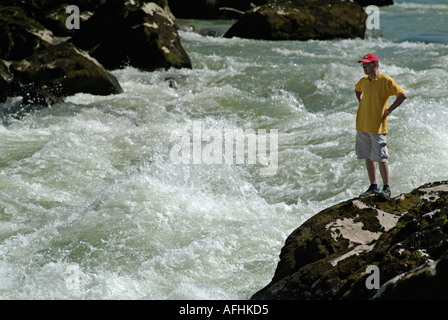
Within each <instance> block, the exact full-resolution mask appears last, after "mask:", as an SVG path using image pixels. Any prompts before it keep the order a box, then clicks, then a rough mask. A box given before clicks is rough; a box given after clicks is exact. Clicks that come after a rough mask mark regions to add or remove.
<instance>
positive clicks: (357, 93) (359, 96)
mask: <svg viewBox="0 0 448 320" xmlns="http://www.w3.org/2000/svg"><path fill="white" fill-rule="evenodd" d="M355 94H356V98H357V99H358V102H361V99H362V92H359V91H356V90H355Z"/></svg>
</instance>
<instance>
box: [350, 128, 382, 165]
mask: <svg viewBox="0 0 448 320" xmlns="http://www.w3.org/2000/svg"><path fill="white" fill-rule="evenodd" d="M356 154H357V156H358V159H370V160H372V161H375V162H387V158H389V153H388V151H387V139H386V135H385V134H376V133H370V132H361V131H356Z"/></svg>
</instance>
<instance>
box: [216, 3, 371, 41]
mask: <svg viewBox="0 0 448 320" xmlns="http://www.w3.org/2000/svg"><path fill="white" fill-rule="evenodd" d="M366 18H367V15H366V13H365V12H364V10H363V9H362V7H361V6H360V5H358V4H357V3H353V2H346V1H338V0H325V1H298V0H296V1H285V2H280V3H275V4H273V3H270V4H267V5H263V6H259V7H256V8H253V9H251V10H249V11H247V12H246V13H245V14H244V15H243V16H242V17H241V18H239V19H238V21H237V22H236V23H235V24H234V25H232V27H231V28H230V29H229V30H228V31H227V32H226V33H225V34H224V37H227V38H231V37H241V38H249V39H263V40H310V39H314V40H327V39H334V38H356V37H361V38H363V37H364V34H365V29H366V26H365V21H366Z"/></svg>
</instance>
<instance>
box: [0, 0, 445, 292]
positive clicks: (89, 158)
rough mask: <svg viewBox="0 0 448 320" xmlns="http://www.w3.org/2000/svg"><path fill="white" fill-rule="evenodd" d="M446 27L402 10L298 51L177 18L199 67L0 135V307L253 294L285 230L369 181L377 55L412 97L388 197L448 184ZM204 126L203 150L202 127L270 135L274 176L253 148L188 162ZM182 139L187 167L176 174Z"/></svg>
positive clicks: (397, 141) (401, 122)
mask: <svg viewBox="0 0 448 320" xmlns="http://www.w3.org/2000/svg"><path fill="white" fill-rule="evenodd" d="M447 17H448V3H447V2H446V1H419V2H418V1H413V2H412V3H411V2H403V1H401V2H400V1H396V5H394V6H390V7H385V8H380V18H381V20H380V26H381V28H380V30H372V31H369V32H368V36H367V38H366V39H364V40H362V39H351V40H332V41H305V42H298V41H280V42H275V41H255V40H248V39H238V38H233V39H224V38H222V37H221V36H220V35H222V34H223V33H224V32H225V30H226V29H227V28H228V27H229V26H230V22H228V21H197V20H193V21H192V20H181V21H178V23H179V24H180V25H181V26H182V28H181V31H180V32H179V33H180V36H181V39H182V44H183V46H184V47H185V49H186V51H187V52H188V54H189V56H190V58H191V59H192V63H193V69H192V70H187V69H184V70H168V71H157V72H142V71H139V70H137V69H134V68H131V67H128V68H125V69H123V70H116V71H113V74H114V75H115V76H116V77H117V78H118V80H119V81H120V83H121V85H122V87H123V89H124V92H123V93H122V94H119V95H113V96H107V97H104V96H93V95H89V94H77V95H74V96H71V97H68V98H67V99H66V101H65V102H64V103H60V104H56V105H54V106H52V107H51V108H48V109H44V110H40V111H38V112H35V113H33V114H30V115H28V116H27V117H25V118H24V119H22V120H20V121H17V120H14V121H12V123H11V125H10V126H8V127H3V126H2V127H0V150H2V152H1V153H0V298H2V299H42V298H43V299H247V298H249V297H250V296H251V295H252V294H253V293H254V292H256V291H257V290H259V289H261V288H262V287H264V286H265V285H266V284H267V283H268V282H269V281H270V279H271V278H272V276H273V274H274V271H275V267H276V264H277V262H278V255H279V253H280V249H281V247H282V246H283V244H284V241H285V239H286V237H287V236H288V235H289V233H290V232H291V231H292V230H294V229H295V228H296V227H298V226H299V225H300V224H301V223H303V222H304V221H305V220H306V219H308V218H309V217H311V216H312V215H314V214H316V213H317V212H319V211H320V210H322V209H324V208H326V207H328V206H330V205H332V204H335V203H338V202H340V201H343V200H346V199H349V198H352V197H355V196H357V195H358V194H359V193H360V192H362V191H364V189H366V187H367V186H368V179H367V175H366V173H365V169H364V166H363V163H362V162H360V161H358V160H357V159H356V156H355V152H354V136H355V129H354V121H355V114H356V109H357V102H356V97H355V95H354V85H355V83H356V82H357V81H358V80H359V78H361V77H362V76H363V72H362V69H361V68H360V66H359V64H358V63H357V62H356V61H357V60H358V59H359V58H360V57H362V56H363V55H364V54H365V53H367V52H374V53H376V54H377V55H378V57H379V59H380V71H382V72H384V73H386V74H388V75H390V76H392V77H393V78H394V79H395V80H396V81H397V82H398V83H399V84H400V85H401V86H402V87H403V88H404V89H405V90H406V92H407V94H408V99H407V100H406V101H405V102H404V104H403V105H402V106H401V107H400V108H399V109H397V110H396V111H395V112H394V113H393V114H392V115H391V118H390V120H389V151H390V173H391V187H392V195H393V196H398V195H399V194H401V193H403V192H409V191H411V190H412V189H413V188H415V187H417V186H419V185H421V184H423V183H426V182H430V181H436V180H442V179H446V178H447V172H448V162H447V160H446V159H447V158H448V143H447V141H448V130H447V129H448V128H447V124H448V98H447V95H446V92H447V91H446V88H447V87H448V67H447V66H448V35H447V32H446V29H445V25H446V20H447ZM210 30H212V31H213V32H212V33H210V32H209V31H210ZM207 33H209V34H214V35H215V36H207V35H206V34H207ZM391 101H393V99H391ZM7 103H14V100H13V99H12V100H9V101H8V102H7ZM198 124H199V125H200V133H202V135H203V136H202V138H203V140H204V141H202V142H201V138H199V146H200V151H201V152H202V155H203V156H204V154H205V155H206V154H207V152H205V151H204V150H207V151H209V150H210V149H207V148H208V147H211V146H214V144H213V143H212V142H211V140H206V139H205V137H204V135H205V133H207V132H213V133H216V134H218V135H216V136H215V139H217V138H219V136H220V137H221V138H223V142H225V140H226V139H225V136H224V133H225V132H226V130H227V131H232V130H233V131H234V132H243V131H245V132H253V133H254V134H255V136H256V138H257V141H258V140H260V139H261V138H262V137H263V132H266V133H267V135H266V136H265V137H266V140H267V144H266V146H267V149H266V151H267V155H271V153H272V154H274V153H275V155H276V158H277V159H278V161H277V163H276V164H277V166H276V170H275V172H274V174H271V175H262V174H260V172H261V171H260V169H261V168H263V167H264V165H263V163H262V162H261V161H260V159H259V158H257V159H258V160H257V161H256V162H255V163H249V157H250V151H249V150H246V153H245V154H244V161H243V163H241V162H237V161H236V159H234V161H233V162H230V163H226V162H224V161H223V163H221V164H218V163H215V162H213V163H211V164H208V163H205V161H204V159H205V158H204V157H203V158H202V159H201V161H199V162H198V163H196V164H195V163H193V154H194V152H195V151H194V150H195V149H194V148H195V147H194V145H193V142H194V141H195V135H194V133H195V132H198V131H197V129H198V128H197V125H198ZM195 130H196V131H195ZM251 130H252V131H251ZM259 130H261V131H259ZM263 130H264V131H263ZM274 130H277V132H278V145H277V148H276V149H275V148H273V147H275V143H274V142H275V141H274V140H272V138H273V137H274V132H275V131H274ZM182 136H186V137H187V138H186V139H191V141H190V140H189V141H187V140H184V142H186V145H187V146H191V150H190V151H191V158H188V159H190V160H191V161H190V162H188V163H175V161H173V150H174V148H175V147H176V146H179V143H180V140H179V137H182ZM213 141H215V140H213ZM188 143H190V144H188ZM256 146H258V145H256ZM184 150H185V149H184ZM260 150H261V149H260V148H258V149H256V151H257V152H258V153H257V155H259V154H260V153H259V152H260ZM218 151H219V150H218ZM218 151H216V152H218ZM221 152H222V153H223V155H222V156H223V157H224V152H225V150H224V149H222V150H221ZM211 154H213V156H216V154H215V153H209V155H211ZM215 159H216V158H215Z"/></svg>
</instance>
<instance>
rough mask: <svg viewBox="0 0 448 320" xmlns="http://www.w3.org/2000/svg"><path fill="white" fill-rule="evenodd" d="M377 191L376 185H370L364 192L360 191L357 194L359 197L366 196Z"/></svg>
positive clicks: (377, 192)
mask: <svg viewBox="0 0 448 320" xmlns="http://www.w3.org/2000/svg"><path fill="white" fill-rule="evenodd" d="M379 193H380V190H378V187H376V188H375V187H374V186H370V187H369V189H367V191H366V192H363V193H361V194H360V195H359V196H360V197H368V196H371V195H376V194H379Z"/></svg>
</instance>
